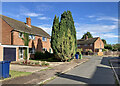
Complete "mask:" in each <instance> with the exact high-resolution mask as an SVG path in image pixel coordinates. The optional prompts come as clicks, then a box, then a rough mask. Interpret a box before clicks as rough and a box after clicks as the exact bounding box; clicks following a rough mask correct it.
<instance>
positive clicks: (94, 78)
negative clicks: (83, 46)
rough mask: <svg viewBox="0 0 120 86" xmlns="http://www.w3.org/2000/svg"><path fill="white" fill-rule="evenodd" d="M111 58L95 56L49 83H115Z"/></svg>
mask: <svg viewBox="0 0 120 86" xmlns="http://www.w3.org/2000/svg"><path fill="white" fill-rule="evenodd" d="M109 59H111V58H109V57H95V56H93V57H91V59H90V60H89V61H88V62H86V63H84V64H81V65H79V66H77V67H76V68H74V69H72V70H70V71H69V72H67V73H64V74H62V75H59V76H58V77H57V78H56V79H54V80H52V81H50V82H48V83H47V84H114V83H115V80H114V76H113V71H112V69H111V67H110V65H109V63H108V60H109Z"/></svg>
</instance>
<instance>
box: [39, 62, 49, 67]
mask: <svg viewBox="0 0 120 86" xmlns="http://www.w3.org/2000/svg"><path fill="white" fill-rule="evenodd" d="M41 65H42V66H48V65H49V63H46V62H42V63H41Z"/></svg>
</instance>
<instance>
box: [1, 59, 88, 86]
mask: <svg viewBox="0 0 120 86" xmlns="http://www.w3.org/2000/svg"><path fill="white" fill-rule="evenodd" d="M86 61H88V59H82V60H73V61H71V62H64V64H60V65H57V66H54V67H53V68H52V69H47V70H42V71H36V72H34V73H32V74H31V75H28V76H21V77H17V78H13V79H10V80H5V81H2V84H3V85H4V84H12V86H13V85H15V86H16V84H21V85H22V86H23V84H24V85H25V84H27V85H28V86H29V85H36V84H41V83H43V82H45V81H47V80H50V79H51V78H52V77H55V76H56V73H58V72H60V73H64V72H66V71H68V70H70V69H72V68H74V67H75V66H77V65H80V64H82V63H83V62H86Z"/></svg>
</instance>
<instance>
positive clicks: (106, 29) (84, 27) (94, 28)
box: [75, 23, 117, 39]
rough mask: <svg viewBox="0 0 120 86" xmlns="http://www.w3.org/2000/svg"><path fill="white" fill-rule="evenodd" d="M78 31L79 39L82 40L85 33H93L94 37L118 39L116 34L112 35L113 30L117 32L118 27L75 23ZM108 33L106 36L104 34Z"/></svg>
mask: <svg viewBox="0 0 120 86" xmlns="http://www.w3.org/2000/svg"><path fill="white" fill-rule="evenodd" d="M75 26H76V31H77V39H80V38H81V37H82V35H83V34H84V33H86V32H87V31H88V32H91V33H92V35H93V36H94V37H98V36H101V37H102V38H114V37H117V36H116V35H114V34H110V35H109V33H110V32H112V31H113V30H117V25H116V24H114V25H103V24H78V23H75ZM104 33H106V34H104Z"/></svg>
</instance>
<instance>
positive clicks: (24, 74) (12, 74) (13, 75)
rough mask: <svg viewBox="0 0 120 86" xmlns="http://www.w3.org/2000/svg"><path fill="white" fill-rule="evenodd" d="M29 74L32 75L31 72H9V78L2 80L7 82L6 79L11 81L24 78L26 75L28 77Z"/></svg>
mask: <svg viewBox="0 0 120 86" xmlns="http://www.w3.org/2000/svg"><path fill="white" fill-rule="evenodd" d="M30 74H32V73H31V72H20V71H13V70H10V75H11V77H9V78H5V79H4V80H8V79H12V78H16V77H20V76H26V75H30ZM0 80H1V79H0Z"/></svg>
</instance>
